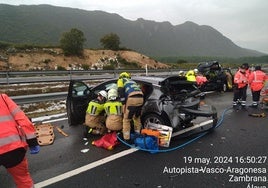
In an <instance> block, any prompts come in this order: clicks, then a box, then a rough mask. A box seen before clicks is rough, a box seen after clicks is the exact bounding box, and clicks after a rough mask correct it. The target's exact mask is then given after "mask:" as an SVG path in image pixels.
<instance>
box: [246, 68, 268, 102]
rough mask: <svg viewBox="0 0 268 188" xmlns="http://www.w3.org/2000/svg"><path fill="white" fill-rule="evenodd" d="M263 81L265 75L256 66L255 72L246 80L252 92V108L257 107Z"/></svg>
mask: <svg viewBox="0 0 268 188" xmlns="http://www.w3.org/2000/svg"><path fill="white" fill-rule="evenodd" d="M265 80H266V74H265V73H264V72H263V71H262V70H261V66H256V67H255V70H254V71H253V72H251V74H250V75H249V80H248V82H249V86H250V89H251V92H252V101H253V103H252V105H251V106H252V107H257V106H258V103H259V100H260V94H261V90H262V88H263V87H264V83H265Z"/></svg>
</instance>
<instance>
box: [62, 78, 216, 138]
mask: <svg viewBox="0 0 268 188" xmlns="http://www.w3.org/2000/svg"><path fill="white" fill-rule="evenodd" d="M132 79H133V80H135V81H136V82H137V83H138V84H139V85H140V87H141V89H142V91H143V93H144V105H143V107H142V115H141V121H142V125H143V127H148V126H149V125H150V123H154V124H161V125H166V126H169V127H172V128H173V134H176V135H180V134H185V133H193V132H196V131H197V132H199V131H205V130H210V129H213V128H214V127H215V126H216V124H217V111H216V109H215V107H214V106H211V105H200V100H201V99H200V97H201V96H203V93H202V92H201V91H200V90H199V89H198V88H197V87H196V85H195V84H193V83H192V82H188V81H186V80H182V79H181V78H180V77H179V76H170V77H132ZM116 82H117V79H111V80H108V81H105V82H102V83H100V84H98V85H96V86H94V87H92V86H91V87H90V86H88V85H87V84H86V83H84V82H82V81H79V80H72V81H71V82H70V84H69V91H68V96H67V103H66V105H67V116H68V122H69V125H81V124H83V123H84V121H85V113H86V109H87V106H88V103H89V102H90V100H92V99H94V98H95V97H96V96H97V93H98V92H99V91H101V90H106V91H108V90H109V88H111V87H112V86H113V85H115V84H116Z"/></svg>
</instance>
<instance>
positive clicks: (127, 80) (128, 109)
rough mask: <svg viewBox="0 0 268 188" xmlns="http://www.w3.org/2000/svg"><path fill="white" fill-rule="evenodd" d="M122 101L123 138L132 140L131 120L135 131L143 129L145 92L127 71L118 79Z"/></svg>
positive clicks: (138, 131)
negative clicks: (142, 110) (142, 117)
mask: <svg viewBox="0 0 268 188" xmlns="http://www.w3.org/2000/svg"><path fill="white" fill-rule="evenodd" d="M117 86H118V93H119V98H120V101H122V103H123V105H124V106H123V130H122V132H123V138H124V140H125V141H127V142H129V141H130V130H131V121H132V120H133V123H134V131H135V132H136V133H140V130H141V119H140V116H141V108H142V106H143V102H144V99H143V93H142V91H141V88H140V86H139V85H138V84H137V83H136V82H135V81H134V80H132V79H131V76H130V74H129V73H127V72H123V73H121V74H120V76H119V79H118V80H117Z"/></svg>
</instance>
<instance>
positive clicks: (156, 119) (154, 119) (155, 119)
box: [142, 114, 166, 128]
mask: <svg viewBox="0 0 268 188" xmlns="http://www.w3.org/2000/svg"><path fill="white" fill-rule="evenodd" d="M142 120H143V121H142V122H143V123H142V124H143V127H144V128H146V127H148V125H149V123H155V124H161V125H165V124H166V121H165V119H164V118H162V117H161V116H159V115H157V114H148V115H146V116H145V117H144V118H142Z"/></svg>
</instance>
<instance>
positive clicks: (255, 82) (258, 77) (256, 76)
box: [249, 70, 266, 91]
mask: <svg viewBox="0 0 268 188" xmlns="http://www.w3.org/2000/svg"><path fill="white" fill-rule="evenodd" d="M265 80H266V74H265V73H264V72H263V71H261V70H256V71H253V72H252V73H251V74H250V75H249V84H250V88H251V90H252V91H260V90H261V89H262V88H263V87H264V82H265Z"/></svg>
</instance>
